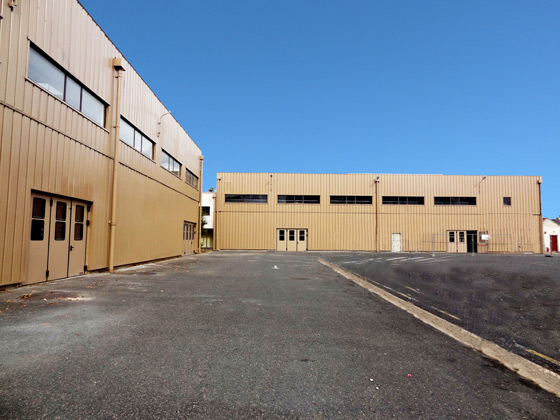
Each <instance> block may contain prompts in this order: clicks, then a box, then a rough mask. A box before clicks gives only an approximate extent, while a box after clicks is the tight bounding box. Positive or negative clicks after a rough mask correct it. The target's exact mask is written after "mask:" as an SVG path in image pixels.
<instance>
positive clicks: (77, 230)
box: [74, 223, 84, 241]
mask: <svg viewBox="0 0 560 420" xmlns="http://www.w3.org/2000/svg"><path fill="white" fill-rule="evenodd" d="M82 239H84V224H83V223H76V224H75V225H74V240H75V241H81V240H82Z"/></svg>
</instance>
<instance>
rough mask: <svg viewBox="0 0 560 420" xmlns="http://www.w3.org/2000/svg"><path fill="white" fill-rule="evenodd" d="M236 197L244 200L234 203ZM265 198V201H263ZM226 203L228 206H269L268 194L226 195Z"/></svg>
mask: <svg viewBox="0 0 560 420" xmlns="http://www.w3.org/2000/svg"><path fill="white" fill-rule="evenodd" d="M234 197H240V198H242V200H243V201H242V200H239V201H237V200H235V201H232V199H233V198H234ZM263 197H264V201H262V200H263ZM224 203H228V204H268V194H226V195H225V196H224Z"/></svg>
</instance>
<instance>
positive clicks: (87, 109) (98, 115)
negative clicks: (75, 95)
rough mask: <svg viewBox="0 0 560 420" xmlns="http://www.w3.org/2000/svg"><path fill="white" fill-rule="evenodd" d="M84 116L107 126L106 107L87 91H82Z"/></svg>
mask: <svg viewBox="0 0 560 420" xmlns="http://www.w3.org/2000/svg"><path fill="white" fill-rule="evenodd" d="M82 114H84V115H85V116H87V117H89V118H91V119H92V120H93V121H94V122H96V123H97V124H99V125H100V126H102V127H103V126H105V105H104V104H103V102H101V101H100V100H99V99H97V98H96V97H95V96H93V95H92V94H91V93H89V92H88V91H87V90H85V89H82Z"/></svg>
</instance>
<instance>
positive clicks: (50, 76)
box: [27, 48, 64, 100]
mask: <svg viewBox="0 0 560 420" xmlns="http://www.w3.org/2000/svg"><path fill="white" fill-rule="evenodd" d="M27 76H28V77H29V78H30V79H31V80H33V81H34V82H35V83H37V84H38V85H39V86H41V87H42V88H44V89H46V90H47V91H49V92H50V93H52V94H53V95H54V96H56V97H57V98H59V99H61V100H64V73H63V72H62V71H61V70H60V69H59V68H58V67H56V66H55V65H54V64H53V63H51V62H50V61H49V60H47V59H46V58H45V57H43V56H42V55H41V54H40V53H38V52H37V51H35V50H34V49H33V48H30V49H29V71H28V72H27Z"/></svg>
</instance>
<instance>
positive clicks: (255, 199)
mask: <svg viewBox="0 0 560 420" xmlns="http://www.w3.org/2000/svg"><path fill="white" fill-rule="evenodd" d="M267 201H268V196H267V195H266V194H253V195H252V196H251V202H252V203H266V202H267Z"/></svg>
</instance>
